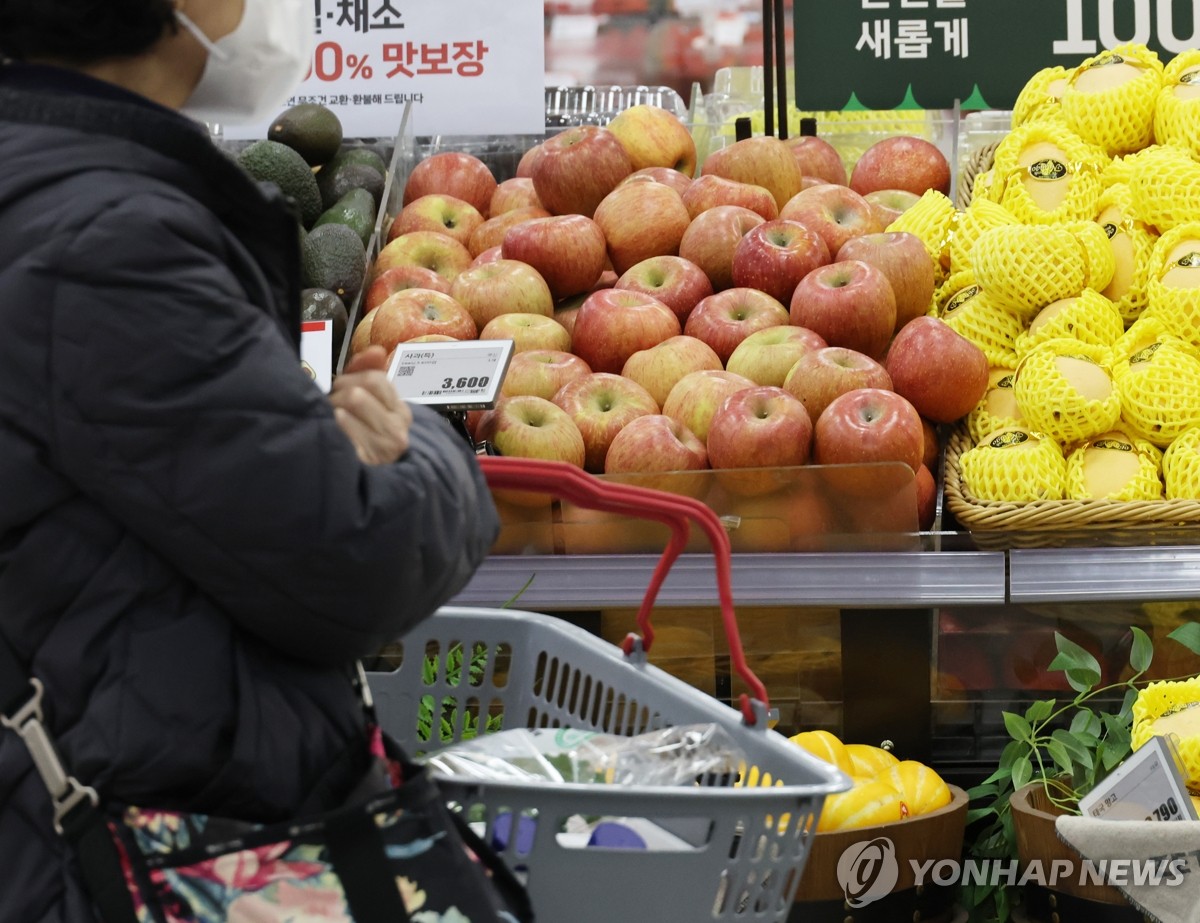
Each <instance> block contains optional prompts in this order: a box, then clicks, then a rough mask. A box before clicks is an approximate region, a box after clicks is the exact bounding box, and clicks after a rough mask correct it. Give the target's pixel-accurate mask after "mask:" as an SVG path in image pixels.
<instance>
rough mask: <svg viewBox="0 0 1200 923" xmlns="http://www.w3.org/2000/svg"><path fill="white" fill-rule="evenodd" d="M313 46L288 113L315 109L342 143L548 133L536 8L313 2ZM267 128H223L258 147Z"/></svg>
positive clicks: (522, 2) (372, 0)
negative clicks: (338, 127) (410, 135)
mask: <svg viewBox="0 0 1200 923" xmlns="http://www.w3.org/2000/svg"><path fill="white" fill-rule="evenodd" d="M312 4H313V15H314V17H315V20H316V30H317V34H316V46H315V48H314V51H313V60H312V67H311V68H310V70H309V74H308V77H307V78H306V79H305V80H304V82H303V83H302V84H301V85H300V86H299V87H298V88H297V89H296V92H295V94H294V95H293V97H292V98H291V99H290V100H289V101H288V105H294V104H296V103H320V104H321V105H325V106H328V107H329V108H330V109H332V110H333V111H334V112H336V113H337V115H338V117H339V119H340V120H341V122H342V129H343V133H344V134H345V136H346V137H347V138H390V137H392V136H393V135H395V133H396V129H397V128H398V127H399V125H400V116H401V113H402V112H403V111H404V106H405V104H406V103H408V102H412V104H413V110H412V111H413V114H412V119H413V128H414V131H415V132H416V134H419V135H436V134H446V135H477V134H529V133H541V132H542V131H544V130H545V94H544V91H543V87H544V84H545V75H544V70H545V64H544V55H545V40H544V19H543V17H544V13H543V5H542V2H541V0H504V2H502V3H497V2H496V0H312ZM267 128H268V125H267V124H261V125H225V126H223V130H224V133H225V136H226V137H228V138H264V137H266V130H267Z"/></svg>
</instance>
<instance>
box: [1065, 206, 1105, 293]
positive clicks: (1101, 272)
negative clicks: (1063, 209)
mask: <svg viewBox="0 0 1200 923" xmlns="http://www.w3.org/2000/svg"><path fill="white" fill-rule="evenodd" d="M1066 227H1067V229H1068V230H1069V231H1070V232H1071V233H1072V234H1074V235H1075V239H1076V240H1078V241H1079V246H1080V248H1081V250H1082V251H1083V259H1084V263H1085V265H1086V267H1087V268H1086V271H1085V274H1084V278H1085V283H1084V284H1085V285H1086V286H1087V287H1088V288H1094V289H1095V290H1096V291H1101V290H1102V289H1104V288H1105V287H1106V286H1107V285H1108V283H1109V282H1111V281H1112V277H1113V272H1114V271H1115V270H1116V268H1117V263H1116V257H1115V256H1114V255H1113V248H1112V242H1111V241H1110V240H1109V239H1108V234H1107V233H1106V232H1105V230H1104V228H1102V227H1101V226H1100V225H1098V224H1096V222H1095V221H1092V220H1088V221H1068V222H1067V223H1066Z"/></svg>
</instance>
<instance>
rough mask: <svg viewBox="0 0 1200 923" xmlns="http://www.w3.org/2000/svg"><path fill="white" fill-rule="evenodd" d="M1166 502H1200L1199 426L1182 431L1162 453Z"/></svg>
mask: <svg viewBox="0 0 1200 923" xmlns="http://www.w3.org/2000/svg"><path fill="white" fill-rule="evenodd" d="M1163 481H1164V482H1165V483H1166V487H1167V499H1168V500H1200V426H1193V427H1192V428H1191V429H1187V430H1184V431H1183V432H1182V433H1180V434H1179V435H1178V436H1176V437H1175V438H1174V439H1172V440H1171V444H1170V445H1169V446H1167V450H1166V452H1164V453H1163Z"/></svg>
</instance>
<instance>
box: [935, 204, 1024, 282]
mask: <svg viewBox="0 0 1200 923" xmlns="http://www.w3.org/2000/svg"><path fill="white" fill-rule="evenodd" d="M1018 223H1019V222H1018V221H1017V218H1016V216H1015V215H1013V213H1012V212H1010V211H1009V210H1008V209H1007V208H1005V207H1004V206H1003V205H999V204H997V203H995V202H991V201H989V200H988V199H972V201H971V204H970V205H968V206H967V207H966V209H965V210H963V211H962V212H960V213H959V216H958V223H957V224H956V225H955V226H954V233H953V234H951V235H950V274H951V275H954V274H956V273H959V272H962V271H963V270H964V269H970V268H971V248H972V247H974V246H975V241H977V240H978V239H979V235H980V234H982V233H983V232H984V231H986V230H988V229H989V228H998V227H1000V226H1002V225H1005V224H1018Z"/></svg>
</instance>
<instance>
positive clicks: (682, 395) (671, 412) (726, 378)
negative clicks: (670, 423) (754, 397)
mask: <svg viewBox="0 0 1200 923" xmlns="http://www.w3.org/2000/svg"><path fill="white" fill-rule="evenodd" d="M753 387H756V385H755V384H754V382H752V381H751V380H750V379H749V378H745V377H743V376H741V375H735V374H734V373H733V372H726V371H722V370H721V369H701V370H700V371H697V372H689V373H688V374H686V375H684V376H683V377H682V378H681V379H679V381H677V382H676V383H675V386H674V387H673V388H671V391H670V393H669V394H668V395H667V399H666V400H665V401H663V405H662V412H663V413H665V414H666V415H667V416H668V417H670V418H671V419H673V420H675V421H677V422H679V423H680V424H682V425H683V426H686V427H687V428H688V429H689V430H691V431H692V432H693V433H695V434H696V437H697V438H699V439H701V440H707V439H708V428H709V423H710V422H711V421H712V417H713V414H715V413H716V412H717V408H718V407H720V406H721V404H722V403H723V402H724V400H725V398H727V397H729V396H730V395H731V394H734V393H736V392H738V391H741V390H742V389H744V388H753Z"/></svg>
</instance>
